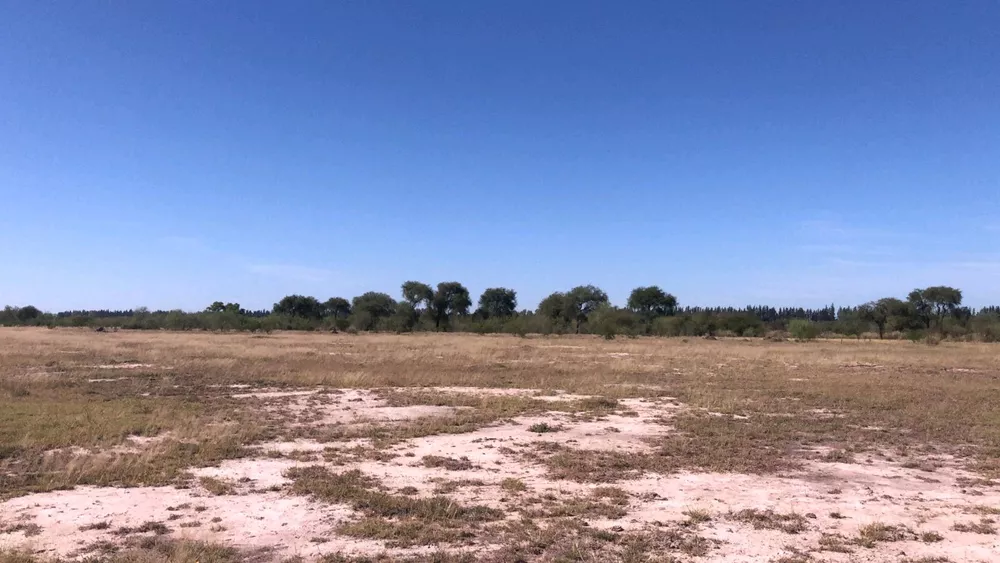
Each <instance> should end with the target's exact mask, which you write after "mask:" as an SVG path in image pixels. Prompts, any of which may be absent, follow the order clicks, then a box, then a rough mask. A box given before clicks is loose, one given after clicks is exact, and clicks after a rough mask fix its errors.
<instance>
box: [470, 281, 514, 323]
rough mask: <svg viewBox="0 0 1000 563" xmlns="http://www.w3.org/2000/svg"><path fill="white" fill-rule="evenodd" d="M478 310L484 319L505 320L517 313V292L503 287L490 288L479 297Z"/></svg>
mask: <svg viewBox="0 0 1000 563" xmlns="http://www.w3.org/2000/svg"><path fill="white" fill-rule="evenodd" d="M479 310H480V311H482V313H483V316H485V317H486V318H497V317H499V318H506V317H511V316H513V315H514V312H515V311H517V292H516V291H514V290H513V289H507V288H505V287H491V288H489V289H487V290H486V291H484V292H483V294H482V295H480V296H479Z"/></svg>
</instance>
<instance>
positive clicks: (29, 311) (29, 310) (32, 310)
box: [14, 305, 42, 323]
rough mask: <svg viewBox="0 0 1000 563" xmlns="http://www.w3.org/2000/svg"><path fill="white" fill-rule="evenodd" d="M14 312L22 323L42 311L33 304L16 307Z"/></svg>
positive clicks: (35, 317) (35, 316)
mask: <svg viewBox="0 0 1000 563" xmlns="http://www.w3.org/2000/svg"><path fill="white" fill-rule="evenodd" d="M14 314H15V316H16V317H17V320H19V321H21V322H22V323H23V322H28V321H33V320H35V319H37V318H38V317H39V315H41V314H42V312H41V311H39V310H38V307H35V306H34V305H26V306H24V307H21V308H20V309H17V311H16V312H15V313H14Z"/></svg>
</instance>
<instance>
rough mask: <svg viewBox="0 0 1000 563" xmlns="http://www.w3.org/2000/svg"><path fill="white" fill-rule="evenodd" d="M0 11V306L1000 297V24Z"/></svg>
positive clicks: (919, 5)
mask: <svg viewBox="0 0 1000 563" xmlns="http://www.w3.org/2000/svg"><path fill="white" fill-rule="evenodd" d="M0 13H2V14H3V16H2V17H0V198H2V199H0V201H2V202H3V204H4V208H5V210H6V213H5V214H4V218H3V220H2V221H0V261H2V263H3V264H4V265H5V267H4V268H3V275H2V276H0V304H13V305H26V304H29V303H30V304H34V305H36V306H38V307H41V308H43V309H46V310H52V311H55V310H62V309H70V308H131V307H136V306H148V307H150V308H154V309H156V308H183V309H188V310H192V309H201V308H203V307H205V306H206V305H207V304H209V303H210V302H212V301H215V300H223V301H237V302H239V303H241V304H242V305H243V306H244V307H247V308H254V309H256V308H269V307H270V306H271V304H272V303H274V302H275V301H277V300H278V299H280V298H281V297H282V296H283V295H286V294H290V293H302V294H307V295H314V296H316V297H318V298H320V299H326V298H328V297H331V296H344V297H348V298H349V297H351V296H354V295H358V294H360V293H363V292H364V291H368V290H377V291H385V292H387V293H390V294H392V295H393V296H394V297H397V298H398V297H399V285H400V283H402V282H403V281H405V280H408V279H416V280H420V281H424V282H427V283H432V284H433V283H437V282H439V281H451V280H457V281H460V282H463V283H464V284H466V285H467V286H468V287H469V289H470V290H471V291H472V293H473V294H474V295H475V296H478V294H479V293H480V292H481V291H482V290H483V289H485V288H486V287H490V286H506V287H512V288H514V289H516V290H517V291H518V295H519V301H520V305H521V306H522V307H529V308H533V307H534V306H535V305H536V304H537V302H538V301H539V300H540V299H541V298H542V297H544V296H545V295H546V294H548V293H550V292H552V291H554V290H563V289H568V288H570V287H572V286H575V285H580V284H586V283H592V284H595V285H598V286H600V287H602V288H604V289H605V290H606V291H607V292H608V293H609V295H610V296H611V299H612V302H613V303H616V304H619V305H623V304H624V301H625V298H626V297H627V295H628V292H629V290H630V289H631V288H632V287H635V286H637V285H649V284H657V285H660V286H661V287H663V288H664V289H666V290H667V291H670V292H672V293H674V294H675V295H677V296H678V298H679V300H680V302H681V304H682V305H735V306H742V305H746V304H758V303H766V304H772V305H778V306H780V305H800V306H820V305H823V304H828V303H831V302H833V303H836V304H838V305H853V304H857V303H860V302H863V301H867V300H871V299H875V298H879V297H883V296H886V295H895V296H901V297H902V296H905V294H906V293H907V292H908V291H909V290H911V289H913V288H914V287H924V286H927V285H939V284H946V285H953V286H956V287H959V288H961V289H963V290H964V292H965V297H966V303H967V304H970V305H975V306H979V305H987V304H997V303H1000V33H997V31H996V26H997V23H998V22H1000V2H995V1H987V0H970V1H966V2H960V3H959V2H946V1H944V0H941V1H935V2H928V1H922V0H916V1H913V0H910V1H901V0H886V1H880V2H870V1H844V2H797V1H761V2H744V1H735V0H734V1H728V2H727V1H721V0H720V1H716V2H696V1H676V2H660V1H636V2H628V3H624V4H622V3H616V2H610V1H601V2H594V1H586V0H585V1H572V2H570V1H551V2H529V1H526V0H515V1H503V2H501V1H494V0H484V1H482V2H465V1H450V0H449V1H445V0H440V1H436V2H402V1H373V2H329V1H317V2H306V1H301V0H295V1H292V2H284V3H278V2H269V1H260V2H258V1H239V2H236V1H227V2H212V1H209V2H205V1H189V0H178V1H170V2H124V1H97V0H93V1H87V2H67V1H56V2H51V1H32V2H28V1H24V0H0Z"/></svg>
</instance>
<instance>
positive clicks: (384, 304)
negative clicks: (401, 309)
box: [352, 291, 396, 330]
mask: <svg viewBox="0 0 1000 563" xmlns="http://www.w3.org/2000/svg"><path fill="white" fill-rule="evenodd" d="M352 306H353V309H354V313H355V314H359V313H364V314H365V315H367V317H368V318H367V319H366V320H367V322H366V323H364V324H365V326H363V327H362V328H364V329H366V330H370V329H372V328H374V327H375V326H377V324H378V322H379V321H380V320H381V319H385V318H388V317H390V316H392V315H393V313H395V312H396V301H395V300H394V299H393V298H392V297H389V296H388V295H387V294H385V293H379V292H377V291H369V292H367V293H364V294H362V295H359V296H357V297H355V298H354V300H353V302H352Z"/></svg>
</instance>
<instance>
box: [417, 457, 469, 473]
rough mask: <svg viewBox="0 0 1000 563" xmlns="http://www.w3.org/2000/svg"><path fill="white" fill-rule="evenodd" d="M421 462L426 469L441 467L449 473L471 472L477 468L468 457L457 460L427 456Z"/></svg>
mask: <svg viewBox="0 0 1000 563" xmlns="http://www.w3.org/2000/svg"><path fill="white" fill-rule="evenodd" d="M421 462H422V463H423V465H424V467H431V468H438V467H440V468H444V469H447V470H448V471H469V470H471V469H473V468H475V465H473V464H472V462H471V461H469V458H468V457H466V456H462V457H461V458H459V459H455V458H453V457H442V456H436V455H425V456H424V457H423V458H421Z"/></svg>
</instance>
